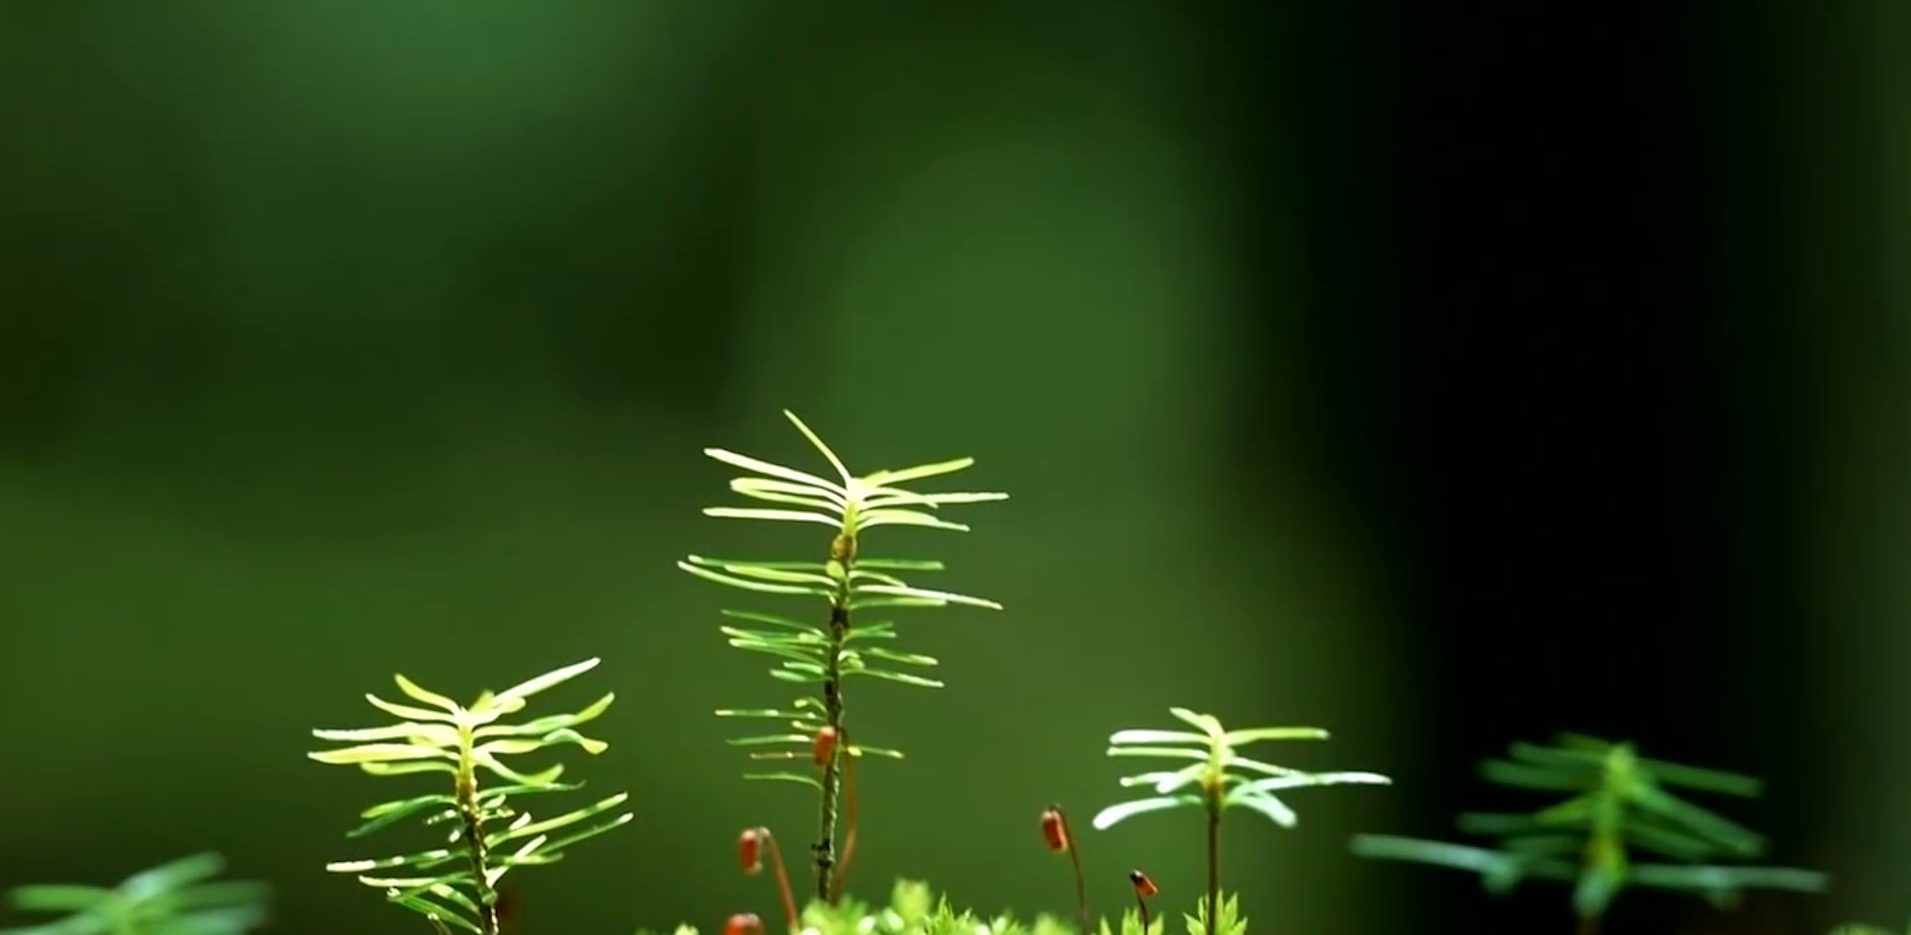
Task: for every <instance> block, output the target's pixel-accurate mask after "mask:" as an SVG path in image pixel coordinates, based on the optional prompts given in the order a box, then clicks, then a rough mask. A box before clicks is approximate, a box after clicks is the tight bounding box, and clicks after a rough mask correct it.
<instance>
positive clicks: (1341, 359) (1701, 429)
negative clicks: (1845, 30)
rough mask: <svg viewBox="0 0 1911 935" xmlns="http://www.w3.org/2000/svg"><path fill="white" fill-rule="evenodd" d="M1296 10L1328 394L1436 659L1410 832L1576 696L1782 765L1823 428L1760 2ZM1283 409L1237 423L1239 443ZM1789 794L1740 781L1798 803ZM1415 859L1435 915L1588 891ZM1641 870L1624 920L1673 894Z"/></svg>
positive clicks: (1659, 743) (1347, 468) (1478, 795)
mask: <svg viewBox="0 0 1911 935" xmlns="http://www.w3.org/2000/svg"><path fill="white" fill-rule="evenodd" d="M1284 25H1285V28H1287V29H1288V30H1290V33H1291V34H1290V35H1289V36H1288V37H1287V38H1286V39H1285V40H1284V41H1283V43H1282V45H1281V50H1282V54H1283V55H1284V56H1286V60H1287V65H1286V66H1285V67H1286V74H1285V76H1284V77H1283V81H1284V83H1285V84H1286V85H1288V86H1289V87H1292V88H1297V89H1298V94H1299V95H1300V96H1299V99H1298V101H1297V102H1296V103H1295V105H1294V107H1293V108H1292V110H1291V114H1290V116H1291V119H1293V120H1294V121H1295V123H1294V132H1292V133H1289V134H1287V135H1285V137H1284V138H1285V139H1288V140H1295V141H1298V142H1297V144H1296V145H1298V146H1299V147H1300V149H1301V153H1300V156H1299V158H1298V159H1292V160H1290V161H1289V162H1288V165H1287V171H1289V172H1290V173H1292V174H1291V175H1289V176H1288V177H1286V178H1283V179H1280V180H1279V182H1278V184H1279V185H1280V186H1281V187H1282V188H1284V189H1286V190H1287V191H1290V192H1299V193H1301V194H1302V200H1301V201H1300V211H1301V214H1302V238H1303V241H1304V242H1303V244H1302V247H1303V253H1304V254H1305V256H1306V257H1307V269H1306V274H1305V279H1306V283H1307V289H1308V290H1309V292H1310V293H1311V304H1310V306H1309V307H1308V308H1307V310H1306V315H1307V316H1308V321H1307V322H1306V327H1305V329H1304V332H1303V333H1304V335H1305V338H1304V339H1305V340H1306V341H1307V342H1308V345H1307V347H1306V351H1305V355H1304V356H1306V357H1307V358H1309V359H1311V360H1312V361H1313V362H1314V363H1313V366H1312V368H1311V370H1310V376H1311V378H1312V379H1313V380H1314V381H1316V386H1314V387H1313V388H1312V389H1311V390H1309V391H1308V392H1307V393H1306V394H1305V396H1306V397H1307V398H1308V399H1310V400H1312V401H1313V402H1314V404H1315V405H1316V406H1318V413H1317V414H1316V415H1315V416H1314V417H1313V418H1312V419H1311V420H1310V423H1309V424H1310V427H1311V429H1312V430H1313V432H1314V438H1315V441H1316V443H1317V448H1318V450H1319V451H1320V452H1321V453H1322V463H1321V465H1320V469H1321V470H1322V471H1324V472H1325V473H1326V474H1327V475H1328V476H1330V477H1331V478H1333V479H1334V482H1335V483H1336V484H1338V485H1340V486H1341V488H1342V491H1343V494H1344V495H1345V496H1349V497H1351V498H1353V500H1354V501H1355V502H1357V503H1358V504H1360V505H1361V507H1360V509H1361V511H1362V513H1363V514H1364V518H1365V520H1366V521H1367V522H1369V523H1370V524H1372V525H1373V528H1374V532H1375V535H1376V538H1377V539H1378V540H1379V541H1380V542H1381V543H1382V545H1383V548H1384V549H1385V550H1386V551H1385V554H1384V558H1385V560H1386V561H1387V562H1388V563H1389V564H1390V566H1391V567H1390V568H1388V569H1387V574H1388V576H1389V580H1391V581H1393V582H1395V583H1396V584H1397V586H1398V587H1399V589H1400V592H1399V595H1398V596H1399V598H1400V599H1399V601H1398V602H1397V606H1398V607H1399V608H1401V614H1402V618H1401V619H1400V620H1399V621H1398V622H1397V625H1398V627H1399V634H1400V635H1399V638H1400V639H1401V640H1403V641H1405V642H1406V643H1407V644H1408V645H1409V646H1410V647H1411V658H1417V659H1420V660H1421V662H1420V668H1419V670H1418V673H1417V677H1416V683H1415V684H1414V685H1412V686H1409V687H1410V689H1411V691H1412V694H1413V697H1415V698H1416V700H1417V703H1418V704H1419V705H1420V706H1421V708H1420V710H1419V712H1418V713H1417V714H1416V715H1415V716H1416V718H1417V719H1418V722H1419V723H1420V724H1421V725H1424V726H1425V727H1427V728H1428V729H1429V730H1430V731H1431V732H1430V734H1429V735H1428V736H1427V737H1426V747H1425V748H1423V749H1422V750H1420V751H1418V753H1419V755H1420V757H1421V761H1420V764H1419V774H1418V775H1416V776H1415V777H1414V783H1415V785H1416V786H1420V787H1421V789H1422V791H1421V792H1417V793H1407V794H1409V795H1412V796H1413V798H1412V801H1413V802H1414V803H1415V807H1416V809H1417V808H1421V807H1426V808H1430V809H1432V812H1431V813H1429V814H1424V815H1420V816H1419V817H1418V818H1417V819H1416V826H1415V827H1413V828H1411V829H1400V830H1403V831H1408V832H1410V833H1416V834H1430V835H1448V836H1450V835H1452V834H1453V832H1451V830H1450V828H1451V826H1450V820H1451V815H1452V814H1453V813H1455V812H1458V811H1460V810H1462V809H1479V808H1524V807H1528V806H1529V805H1536V804H1538V803H1539V802H1543V801H1544V800H1543V799H1542V798H1536V797H1534V796H1527V795H1521V794H1519V793H1517V792H1510V791H1508V792H1502V791H1499V790H1494V789H1491V788H1489V787H1485V786H1483V785H1481V784H1479V783H1478V782H1476V781H1475V780H1474V779H1473V777H1472V762H1473V761H1474V760H1475V759H1477V758H1478V757H1480V756H1482V755H1491V754H1496V753H1498V752H1500V751H1502V750H1503V749H1504V746H1505V744H1506V743H1507V742H1508V741H1510V740H1514V739H1544V738H1545V737H1547V736H1548V735H1549V734H1550V733H1551V732H1552V731H1553V730H1555V729H1560V728H1566V729H1572V730H1578V731H1584V732H1589V733H1595V734H1602V735H1607V736H1611V737H1614V738H1629V739H1634V740H1637V741H1639V742H1640V743H1641V744H1642V745H1644V746H1645V747H1646V748H1647V749H1648V750H1650V751H1652V752H1655V753H1658V754H1659V755H1662V756H1666V757H1668V758H1672V759H1681V760H1688V761H1694V762H1699V763H1707V764H1714V765H1718V766H1721V767H1727V768H1741V769H1745V770H1748V771H1753V772H1761V773H1764V774H1766V775H1767V776H1768V777H1770V778H1773V779H1774V780H1775V781H1777V782H1779V783H1780V784H1785V783H1786V781H1787V778H1788V777H1789V776H1790V775H1791V774H1790V772H1789V771H1790V769H1791V754H1792V753H1793V752H1795V751H1796V749H1797V748H1796V747H1793V746H1790V742H1787V741H1774V739H1773V738H1772V736H1771V732H1770V730H1769V725H1770V723H1771V721H1770V719H1771V717H1773V716H1775V715H1776V714H1777V713H1778V712H1780V711H1782V710H1783V709H1784V705H1783V703H1782V702H1781V701H1779V700H1777V698H1778V697H1780V696H1784V695H1787V694H1790V695H1792V697H1795V694H1794V693H1795V692H1796V691H1797V690H1798V684H1797V682H1796V679H1795V676H1794V674H1793V673H1794V672H1795V666H1796V662H1795V660H1796V649H1797V645H1798V639H1797V635H1798V632H1799V628H1800V627H1801V617H1800V613H1801V612H1800V610H1799V603H1798V600H1797V577H1798V574H1799V569H1798V566H1797V561H1798V559H1797V556H1795V555H1794V554H1792V553H1791V552H1790V551H1789V547H1788V546H1787V545H1786V542H1787V539H1788V537H1789V535H1790V532H1791V531H1792V526H1791V523H1792V519H1791V516H1792V511H1791V510H1790V504H1791V503H1793V502H1795V500H1796V497H1797V495H1798V490H1797V486H1798V484H1799V478H1798V475H1797V472H1796V470H1795V464H1794V463H1793V462H1792V461H1790V460H1788V458H1787V457H1786V456H1784V454H1783V449H1785V448H1786V446H1787V445H1788V444H1790V443H1791V442H1793V441H1795V440H1796V439H1797V437H1798V434H1799V432H1800V431H1801V429H1800V428H1799V424H1798V422H1797V420H1796V418H1795V417H1793V416H1789V415H1787V413H1786V409H1785V405H1784V402H1783V400H1784V399H1785V397H1786V396H1787V394H1788V393H1789V392H1791V391H1793V390H1795V389H1796V387H1797V385H1798V384H1797V382H1796V381H1797V374H1796V373H1795V372H1793V371H1791V370H1788V369H1787V368H1786V366H1785V365H1784V364H1783V362H1782V354H1783V346H1784V344H1785V342H1786V340H1787V334H1788V328H1789V327H1790V326H1789V325H1788V323H1787V322H1788V319H1787V317H1786V316H1788V315H1791V314H1793V311H1792V309H1791V307H1790V306H1788V305H1787V304H1786V302H1785V299H1784V298H1783V294H1784V290H1783V289H1782V288H1781V286H1782V282H1781V280H1782V279H1783V277H1784V276H1785V275H1786V274H1787V272H1788V271H1789V270H1788V267H1787V266H1786V264H1785V263H1784V261H1783V259H1782V258H1781V257H1778V256H1777V255H1775V253H1774V249H1775V248H1774V246H1773V244H1774V242H1775V241H1774V239H1773V233H1772V228H1773V226H1774V225H1778V224H1782V223H1785V220H1784V219H1785V213H1784V211H1783V210H1782V204H1781V203H1782V197H1783V196H1782V195H1779V194H1774V193H1773V192H1772V191H1771V190H1770V188H1771V186H1772V185H1773V184H1775V183H1774V181H1773V179H1772V176H1771V171H1770V169H1769V167H1768V166H1767V165H1766V164H1765V163H1764V162H1762V161H1761V158H1762V157H1761V156H1760V154H1759V153H1760V151H1759V149H1758V147H1759V146H1760V145H1761V144H1762V142H1763V141H1762V140H1761V139H1760V137H1759V136H1758V130H1757V128H1756V127H1753V126H1748V125H1747V123H1746V121H1745V119H1744V118H1745V116H1746V110H1747V109H1757V108H1758V107H1759V106H1760V105H1761V95H1764V94H1770V93H1771V89H1770V82H1769V81H1767V82H1761V81H1758V80H1744V79H1746V78H1755V77H1756V76H1757V74H1758V72H1759V69H1761V68H1763V67H1764V65H1763V64H1762V63H1763V59H1762V58H1761V57H1760V55H1761V53H1760V52H1759V51H1758V49H1759V47H1760V39H1761V37H1760V36H1759V35H1758V26H1757V25H1756V23H1755V22H1743V23H1735V24H1728V25H1727V26H1725V27H1723V28H1722V27H1720V26H1718V25H1716V24H1714V23H1713V22H1712V21H1711V20H1709V19H1705V18H1703V17H1701V16H1699V15H1697V14H1696V12H1691V11H1688V12H1683V13H1680V14H1673V13H1671V12H1669V11H1665V10H1660V11H1656V12H1655V13H1654V14H1653V15H1651V16H1648V17H1637V18H1625V17H1618V16H1581V15H1577V14H1571V13H1567V12H1563V11H1562V12H1559V13H1549V14H1529V15H1526V16H1523V17H1519V18H1516V19H1507V18H1505V17H1503V16H1498V15H1492V16H1489V15H1486V14H1468V13H1464V12H1460V11H1456V10H1454V9H1453V8H1451V7H1428V8H1426V9H1417V8H1416V9H1415V12H1413V13H1411V14H1409V15H1406V16H1404V17H1402V18H1399V19H1398V20H1396V21H1393V22H1381V21H1378V20H1374V19H1371V18H1369V17H1365V16H1364V15H1363V13H1362V12H1360V11H1355V10H1353V9H1351V8H1349V7H1346V6H1342V7H1335V8H1333V9H1325V8H1310V10H1309V11H1308V12H1306V13H1304V14H1299V15H1297V16H1295V17H1294V18H1292V19H1291V20H1289V21H1288V22H1286V23H1285V24H1284ZM1244 31H1245V30H1244ZM1245 42H1246V40H1244V44H1245ZM1243 54H1245V52H1244V53H1243ZM1242 105H1243V110H1242V113H1241V115H1240V116H1241V120H1242V122H1243V123H1249V122H1252V121H1254V120H1255V119H1256V118H1257V117H1258V116H1259V115H1260V111H1259V110H1258V109H1257V108H1258V106H1259V103H1258V102H1257V101H1255V100H1253V99H1251V98H1243V100H1242ZM1270 139H1271V138H1270ZM1265 145H1271V144H1268V143H1266V142H1265V141H1264V144H1263V149H1264V148H1265ZM1243 151H1244V152H1247V153H1253V152H1255V150H1254V148H1253V146H1252V145H1251V144H1250V145H1247V146H1245V147H1244V148H1243ZM1245 236H1246V237H1247V238H1248V239H1249V240H1250V241H1252V240H1254V239H1255V234H1254V233H1253V232H1251V231H1250V232H1248V233H1247V234H1246V235H1245ZM1269 333H1270V334H1271V332H1269ZM1244 352H1245V353H1249V354H1254V353H1257V351H1256V349H1255V347H1254V346H1253V342H1246V346H1244ZM1271 379H1273V378H1272V377H1270V380H1271ZM1269 386H1270V387H1271V386H1272V383H1270V384H1269ZM1261 434H1262V433H1258V432H1256V431H1255V430H1254V427H1253V425H1252V424H1249V425H1246V426H1243V431H1242V432H1241V435H1242V437H1243V439H1244V442H1243V444H1244V450H1243V455H1244V456H1245V458H1244V459H1245V460H1249V461H1251V460H1252V456H1253V455H1254V454H1255V453H1256V452H1255V450H1254V447H1253V446H1254V445H1255V444H1256V442H1254V441H1253V439H1255V438H1256V437H1258V436H1259V435H1261ZM1760 691H1764V692H1768V693H1770V694H1768V695H1767V696H1766V697H1765V698H1763V699H1757V700H1754V699H1752V698H1751V697H1749V696H1748V692H1760ZM1792 785H1793V788H1794V789H1795V784H1792ZM1795 795H1796V793H1795V791H1794V792H1792V793H1789V794H1788V796H1787V798H1785V799H1784V800H1782V801H1768V802H1765V803H1758V804H1754V805H1752V806H1749V807H1746V806H1743V805H1740V804H1738V803H1732V802H1722V803H1718V804H1719V805H1720V806H1721V807H1722V808H1724V809H1725V810H1726V811H1728V812H1730V813H1731V814H1733V815H1735V816H1739V817H1745V818H1747V819H1748V820H1749V821H1751V822H1752V823H1754V824H1757V825H1761V826H1763V827H1764V828H1766V829H1767V830H1771V831H1773V832H1779V833H1783V832H1786V831H1791V830H1795V828H1794V827H1792V826H1793V825H1794V823H1793V822H1790V821H1786V820H1780V819H1779V818H1777V817H1776V816H1777V815H1778V813H1779V812H1781V811H1784V810H1786V809H1790V810H1792V811H1795V810H1796V807H1797V804H1798V803H1797V800H1796V798H1795ZM1792 856H1796V855H1795V852H1794V854H1793V855H1792ZM1421 872H1422V873H1424V874H1426V875H1428V876H1430V877H1433V878H1435V882H1436V883H1437V884H1438V886H1439V891H1438V893H1435V892H1434V891H1433V890H1431V889H1423V890H1418V891H1416V892H1415V893H1414V894H1413V900H1412V904H1413V905H1415V906H1416V907H1418V908H1417V909H1416V916H1417V917H1422V918H1424V916H1420V915H1419V909H1431V910H1432V911H1433V914H1435V915H1437V916H1438V917H1440V918H1443V919H1446V920H1449V921H1452V922H1455V923H1459V922H1466V923H1469V924H1472V923H1478V922H1481V921H1484V920H1489V919H1490V920H1494V921H1495V923H1496V924H1498V923H1501V922H1504V923H1506V924H1516V925H1519V926H1522V927H1526V926H1530V927H1532V930H1535V931H1538V930H1542V929H1543V928H1544V927H1545V926H1547V925H1552V924H1554V923H1556V922H1557V921H1558V919H1559V916H1560V915H1561V914H1562V913H1563V912H1564V911H1565V910H1564V902H1565V898H1566V897H1565V894H1564V893H1563V892H1562V891H1560V890H1558V889H1557V888H1549V887H1529V888H1527V890H1526V891H1525V892H1522V893H1521V894H1520V895H1518V896H1517V897H1516V898H1514V899H1513V900H1510V901H1508V902H1506V903H1503V904H1501V903H1488V902H1487V901H1486V900H1485V898H1484V897H1480V896H1478V895H1477V887H1476V886H1475V885H1474V884H1472V883H1469V882H1467V881H1466V880H1464V879H1463V878H1452V877H1451V876H1450V875H1449V874H1447V873H1445V872H1443V871H1439V870H1433V869H1427V870H1425V871H1421ZM1403 876H1404V874H1403ZM1626 903H1627V904H1622V909H1621V910H1620V914H1619V916H1616V917H1615V920H1614V921H1615V923H1616V924H1617V923H1621V922H1623V923H1625V924H1640V925H1646V924H1650V923H1649V922H1648V920H1649V919H1652V918H1658V919H1662V920H1663V919H1668V918H1672V917H1674V916H1676V915H1678V914H1679V913H1680V912H1682V911H1683V909H1684V907H1683V905H1682V904H1681V903H1680V902H1679V901H1678V900H1675V899H1670V898H1662V897H1643V898H1635V899H1632V900H1628V901H1626Z"/></svg>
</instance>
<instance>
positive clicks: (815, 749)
mask: <svg viewBox="0 0 1911 935" xmlns="http://www.w3.org/2000/svg"><path fill="white" fill-rule="evenodd" d="M835 756H836V728H834V727H829V726H824V727H820V728H818V729H817V731H816V739H815V740H813V741H811V743H810V759H811V760H814V761H815V762H816V765H817V767H819V768H821V767H824V766H828V765H829V761H830V760H831V759H832V758H834V757H835Z"/></svg>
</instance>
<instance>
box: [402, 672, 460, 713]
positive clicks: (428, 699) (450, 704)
mask: <svg viewBox="0 0 1911 935" xmlns="http://www.w3.org/2000/svg"><path fill="white" fill-rule="evenodd" d="M392 681H393V682H396V683H397V684H398V690H399V691H401V692H404V693H405V694H406V695H408V696H410V697H411V700H413V701H422V702H424V703H425V704H428V705H431V706H432V707H434V708H443V709H445V710H446V711H449V712H452V713H454V714H455V713H457V712H459V711H462V710H464V707H463V706H462V705H460V704H458V703H457V702H455V701H452V700H451V699H450V698H446V697H445V696H443V695H440V694H438V693H437V692H434V691H426V690H425V689H423V688H420V687H418V684H417V683H416V682H413V681H412V680H411V679H408V678H406V677H404V676H403V675H393V676H392Z"/></svg>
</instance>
